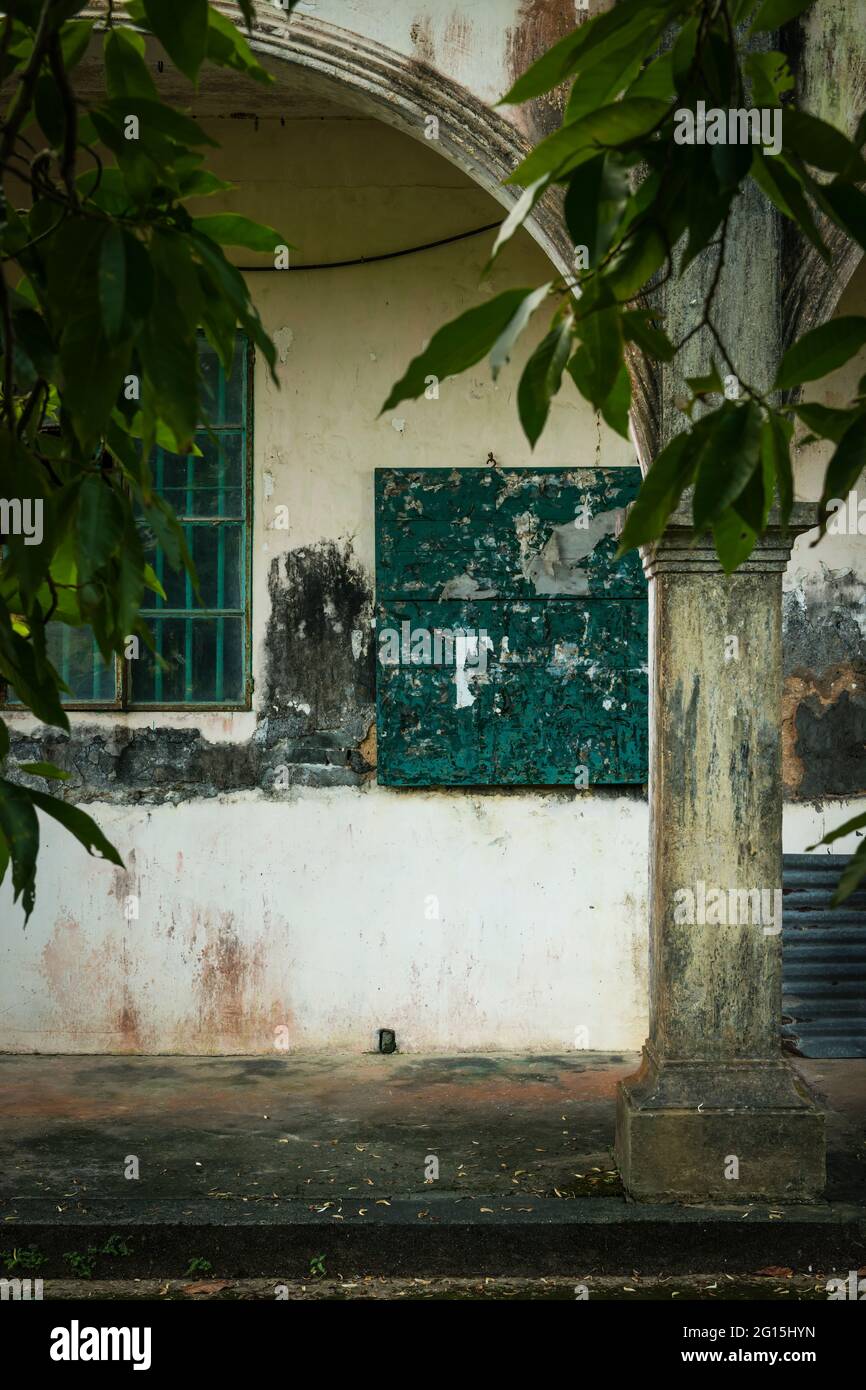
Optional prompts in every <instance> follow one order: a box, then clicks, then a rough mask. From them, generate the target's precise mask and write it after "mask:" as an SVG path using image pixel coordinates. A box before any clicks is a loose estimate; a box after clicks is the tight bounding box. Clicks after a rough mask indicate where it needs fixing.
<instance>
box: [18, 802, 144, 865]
mask: <svg viewBox="0 0 866 1390" xmlns="http://www.w3.org/2000/svg"><path fill="white" fill-rule="evenodd" d="M28 795H29V796H30V798H31V800H32V801H33V804H34V805H35V806H38V808H39V810H40V811H44V812H45V814H46V816H51V817H53V819H54V820H56V821H59V823H60V824H61V825H62V826H63V827H64V829H65V830H68V831H69V832H70V833H71V834H72V835H74V836H75V838H76V840H78V842H79V844H82V845H83V846H84V848H85V849H86V850H87V853H88V854H94V853H95V854H96V855H97V856H98V857H99V858H102V859H108V860H109V861H110V862H111V863H112V864H116V865H117V867H118V868H119V869H122V868H123V860H122V859H121V857H120V855H119V854H118V852H117V850H116V849H115V848H114V845H112V844H111V843H110V842H109V841H108V840H106V838H105V836H104V835H103V833H102V831H101V830H100V829H99V826H98V825H97V824H96V823H95V821H92V820H91V818H90V816H88V815H85V813H84V811H81V810H79V808H78V807H77V806H70V805H69V803H68V802H66V801H58V799H57V798H56V797H54V796H47V795H46V793H45V792H36V791H31V792H29V793H28Z"/></svg>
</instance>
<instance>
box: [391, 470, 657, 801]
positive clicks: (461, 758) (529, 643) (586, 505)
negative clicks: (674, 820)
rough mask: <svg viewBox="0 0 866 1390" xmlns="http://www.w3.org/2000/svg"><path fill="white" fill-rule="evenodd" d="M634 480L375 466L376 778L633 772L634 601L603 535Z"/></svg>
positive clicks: (443, 782) (639, 652) (642, 732)
mask: <svg viewBox="0 0 866 1390" xmlns="http://www.w3.org/2000/svg"><path fill="white" fill-rule="evenodd" d="M639 486H640V470H639V469H637V468H611V469H597V468H572V469H555V468H535V469H524V468H497V469H495V470H494V469H478V468H455V469H447V468H427V469H413V470H410V469H377V470H376V645H377V651H376V696H377V762H378V767H377V776H378V779H379V781H380V782H382V783H384V784H385V785H388V786H402V787H411V786H415V787H434V786H589V785H596V784H598V785H604V784H608V785H611V784H636V783H642V782H644V781H645V780H646V776H647V599H646V581H645V579H644V576H643V572H642V569H641V563H640V559H639V556H638V555H637V553H636V552H634V551H633V552H631V553H630V554H628V555H626V556H624V557H623V558H622V559H620V560H618V559H617V558H616V551H617V531H618V529H619V523H620V521H621V519H622V515H623V511H624V509H625V507H626V506H627V505H628V504H629V503H630V502H631V501H632V500H633V498H634V497H635V495H636V493H637V490H638V488H639Z"/></svg>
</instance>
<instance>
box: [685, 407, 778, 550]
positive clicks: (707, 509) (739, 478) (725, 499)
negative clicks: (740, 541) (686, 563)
mask: <svg viewBox="0 0 866 1390" xmlns="http://www.w3.org/2000/svg"><path fill="white" fill-rule="evenodd" d="M701 426H702V428H703V429H705V430H706V442H705V446H704V448H703V450H702V452H701V460H700V464H699V467H698V474H697V478H696V480H695V493H694V500H693V516H694V525H695V531H696V532H702V531H703V530H704V529H705V527H706V526H707V525H708V524H713V525H715V523H717V522H718V521H720V520H721V517H722V513H723V512H725V511H726V510H727V509H728V507H730V505H731V503H732V502H733V501H734V500H735V499H736V498H737V497H739V495H740V493H741V492H742V491H743V488H744V487H745V486H746V483H747V482H748V481H749V479H750V478H751V476H752V474H753V472H754V471H755V469H756V468H757V467H758V466H759V464H760V444H761V412H760V410H759V409H758V407H757V406H756V405H755V404H754V402H752V401H748V402H747V403H746V404H745V405H734V404H733V402H731V401H726V402H725V404H724V405H722V406H720V407H719V409H718V410H716V411H713V413H712V414H711V415H705V416H703V417H702V420H701ZM725 534H726V537H729V536H730V527H728V526H727V525H726V526H725Z"/></svg>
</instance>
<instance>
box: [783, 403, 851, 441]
mask: <svg viewBox="0 0 866 1390" xmlns="http://www.w3.org/2000/svg"><path fill="white" fill-rule="evenodd" d="M794 410H795V413H796V415H797V417H798V418H799V419H800V420H802V421H803V424H804V425H805V426H806V427H807V428H808V429H810V430H811V431H812V433H813V434H817V435H820V437H821V438H822V439H832V440H833V442H834V444H838V443H839V440H840V439H841V438H842V435H843V434H844V433H845V431H846V430H847V428H848V426H849V425H850V424H851V423H852V421H853V420H854V419H855V418H856V416H857V415H858V414H859V413H860V412H859V411H856V410H835V409H834V408H833V407H832V406H829V405H818V404H817V403H814V402H807V403H806V404H804V405H798V406H795V407H794Z"/></svg>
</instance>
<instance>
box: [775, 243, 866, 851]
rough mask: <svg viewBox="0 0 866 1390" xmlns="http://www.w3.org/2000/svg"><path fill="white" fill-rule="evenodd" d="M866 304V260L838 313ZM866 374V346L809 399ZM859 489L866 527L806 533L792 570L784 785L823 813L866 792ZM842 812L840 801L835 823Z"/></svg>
mask: <svg viewBox="0 0 866 1390" xmlns="http://www.w3.org/2000/svg"><path fill="white" fill-rule="evenodd" d="M864 308H866V264H861V266H860V267H859V269H858V270H857V271H856V272H855V275H854V278H853V279H852V281H851V283H850V284H849V286H848V288H847V290H846V292H845V294H844V296H843V298H842V300H841V302H840V304H839V308H838V310H837V313H838V314H857V313H860V314H862V313H863V312H864ZM864 374H866V352H864V353H860V354H859V355H858V357H857V358H855V359H853V360H852V361H851V362H849V363H848V365H847V366H846V367H844V368H843V369H841V370H840V371H838V372H835V373H834V374H833V375H832V376H831V377H829V378H828V379H827V382H826V383H824V384H822V385H821V387H820V389H812V390H809V391H807V392H806V393H805V394H806V398H807V399H809V400H815V401H820V402H821V403H822V404H825V405H830V406H841V405H843V404H846V403H847V402H848V401H849V400H850V399H851V398H852V395H853V393H854V392H855V391H856V389H857V383H858V381H859V380H860V379H861V378H862V377H863V375H864ZM805 433H806V432H805V430H803V431H801V434H802V435H805ZM832 448H833V446H832V445H828V444H826V443H821V444H807V445H804V446H802V447H801V448H800V449H799V451H798V455H797V460H796V478H797V492H798V495H799V496H801V497H803V498H804V499H809V500H811V499H816V498H817V497H819V496H820V493H821V487H822V484H823V477H824V470H825V468H826V465H827V461H828V459H829V458H830V456H831V454H832ZM855 492H856V496H857V500H858V501H859V502H860V503H862V504H863V511H862V513H861V514H860V516H859V524H860V526H862V533H861V532H860V531H859V530H857V531H853V533H852V528H850V527H849V526H848V525H847V516H846V522H845V530H846V532H847V534H846V533H837V534H833V535H829V534H828V535H827V536H825V537H824V538H823V539H822V540H821V541H819V542H818V544H817V545H816V544H814V542H815V540H816V537H817V531H812V532H809V533H808V534H807V535H805V536H801V537H800V538H799V539H798V541H797V544H796V546H795V548H794V554H793V557H792V561H791V566H790V568H789V570H788V573H787V575H786V576H785V595H784V646H783V656H784V673H785V688H784V696H783V717H784V725H783V748H784V781H785V791H786V795H787V796H788V797H789V798H790V799H792V800H796V801H803V802H807V803H811V804H812V806H813V807H814V808H815V812H814V814H815V817H816V818H817V817H819V816H822V815H823V812H822V811H821V805H822V803H823V802H824V801H825V799H827V798H844V799H845V800H846V801H850V800H852V799H855V798H857V797H860V796H866V488H864V484H863V480H862V479H861V480H860V482H859V483H858V485H857V488H856V489H855ZM826 809H827V810H829V809H830V803H828V806H827V808H826ZM852 814H853V809H852ZM824 819H825V820H826V819H827V817H824ZM842 819H843V816H842V815H841V814H838V813H837V809H836V808H835V807H833V810H832V814H831V815H830V816H829V822H828V823H829V824H836V823H838V822H839V821H841V820H842ZM815 823H816V825H817V823H818V821H817V819H816V821H815ZM812 838H813V839H814V838H815V837H814V836H813V837H812ZM809 842H810V841H807V842H806V843H809ZM787 847H788V846H786V848H787ZM799 847H800V846H799V845H798V846H797V848H799ZM791 848H792V849H793V848H794V846H793V845H792V846H791ZM802 848H805V845H803V846H802Z"/></svg>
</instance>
